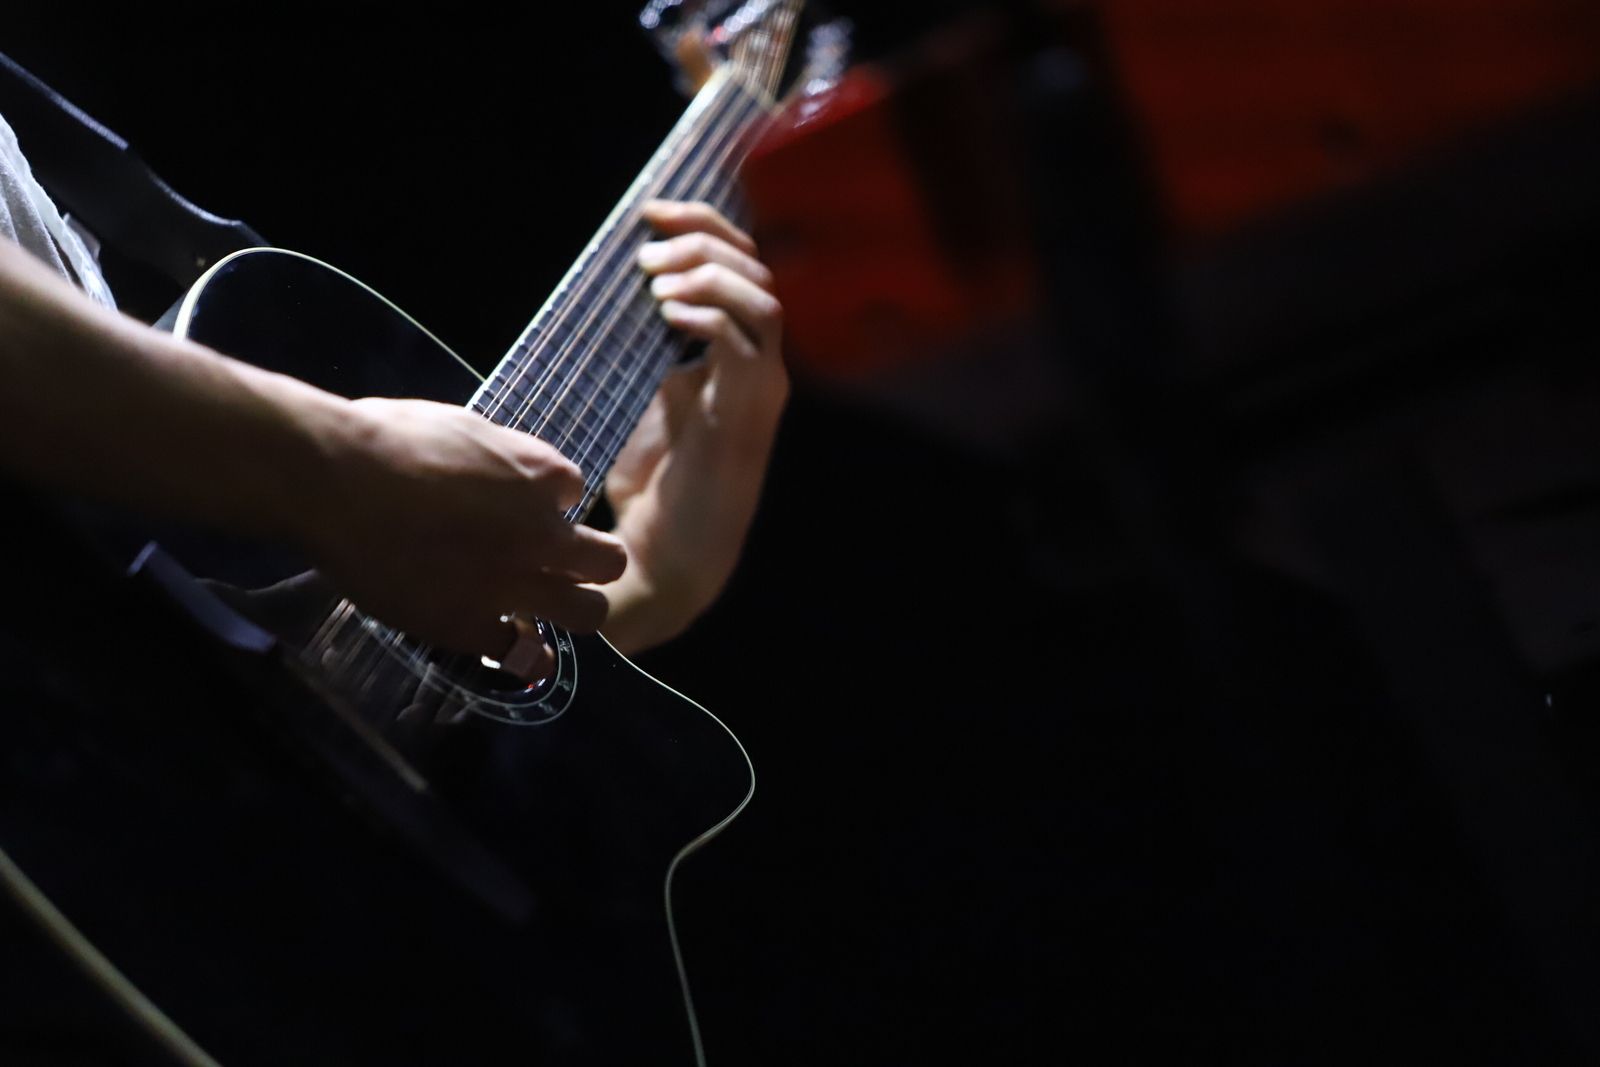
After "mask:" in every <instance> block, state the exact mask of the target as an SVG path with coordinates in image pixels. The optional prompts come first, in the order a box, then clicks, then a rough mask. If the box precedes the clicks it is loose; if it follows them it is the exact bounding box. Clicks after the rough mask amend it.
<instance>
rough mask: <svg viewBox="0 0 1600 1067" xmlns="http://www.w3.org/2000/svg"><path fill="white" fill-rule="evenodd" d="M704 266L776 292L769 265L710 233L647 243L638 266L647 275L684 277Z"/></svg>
mask: <svg viewBox="0 0 1600 1067" xmlns="http://www.w3.org/2000/svg"><path fill="white" fill-rule="evenodd" d="M702 263H720V264H722V265H723V266H724V267H727V268H728V269H730V270H732V271H734V272H736V273H738V274H741V275H743V276H744V277H746V278H749V279H750V280H751V281H752V282H755V283H756V285H758V286H760V287H761V288H763V289H765V290H766V291H767V292H769V293H770V292H772V291H773V288H772V287H773V278H772V272H771V271H770V270H768V269H767V267H766V264H764V263H762V262H761V261H760V260H759V259H756V258H755V257H754V256H752V255H750V253H748V252H745V251H744V250H743V249H739V248H735V247H734V246H733V245H731V244H729V243H728V242H727V241H724V240H723V239H722V238H720V237H713V236H712V235H711V234H709V233H704V232H700V233H686V234H682V235H680V236H678V237H673V238H669V239H668V240H665V241H647V242H646V243H645V244H644V245H642V246H641V247H640V249H639V266H640V267H642V268H643V269H644V272H645V273H646V274H669V273H670V274H682V273H683V272H685V271H687V270H690V269H692V268H694V267H698V266H700V264H702Z"/></svg>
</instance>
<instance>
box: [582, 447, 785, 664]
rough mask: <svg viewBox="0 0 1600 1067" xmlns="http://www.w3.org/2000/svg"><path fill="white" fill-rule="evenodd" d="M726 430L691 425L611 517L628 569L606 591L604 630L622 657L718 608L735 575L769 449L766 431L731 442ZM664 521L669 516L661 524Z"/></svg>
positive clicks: (668, 637)
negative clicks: (647, 485)
mask: <svg viewBox="0 0 1600 1067" xmlns="http://www.w3.org/2000/svg"><path fill="white" fill-rule="evenodd" d="M721 429H723V428H704V427H702V428H697V432H695V433H691V434H687V435H685V438H687V439H683V438H680V441H679V443H678V445H677V446H676V447H675V449H674V454H673V455H671V456H669V457H667V458H666V459H665V460H663V465H662V467H661V469H659V470H658V471H657V472H656V480H655V484H653V485H652V487H651V490H652V491H651V492H648V493H643V494H640V495H638V496H636V497H635V498H634V499H632V500H631V501H629V502H628V504H627V506H626V507H625V509H624V510H623V511H622V512H621V514H620V515H619V516H618V523H617V529H616V532H617V534H618V536H620V537H621V538H622V539H623V543H624V544H626V545H627V546H628V560H629V562H628V570H627V571H626V572H625V573H624V574H623V576H622V578H621V579H620V580H619V581H616V582H613V583H612V584H611V585H608V586H606V587H605V592H606V595H607V598H608V600H609V601H610V611H609V612H608V614H607V616H606V625H605V628H604V633H605V635H606V638H607V640H609V641H610V642H611V643H612V644H613V645H615V646H616V647H617V649H618V650H619V651H621V652H624V653H628V654H633V653H636V652H640V651H643V650H644V649H647V648H652V647H654V646H656V645H659V644H663V643H665V642H667V641H669V640H671V639H672V638H674V637H676V636H678V635H679V634H680V633H682V632H683V631H684V630H686V629H688V628H689V626H690V624H692V623H693V622H694V621H695V619H697V618H699V617H700V615H702V614H703V613H704V612H705V611H706V610H707V609H708V608H710V607H711V605H712V604H713V603H715V601H716V599H717V598H718V597H719V596H720V595H721V594H722V591H723V589H724V587H725V586H726V585H727V582H728V579H729V578H730V577H731V576H732V574H733V571H734V569H735V567H736V566H737V564H738V561H739V557H740V555H741V553H742V551H743V548H744V541H745V537H746V535H747V534H748V532H749V530H750V525H751V523H752V521H753V520H754V518H755V513H756V508H757V505H758V503H759V501H760V496H761V487H762V482H763V480H764V475H765V472H766V466H767V457H768V455H769V453H770V451H771V448H772V435H771V429H770V428H769V427H766V426H761V427H757V428H756V429H755V430H753V431H749V432H745V433H742V434H741V436H740V439H739V440H738V441H737V442H732V443H730V442H725V441H720V440H717V435H718V433H719V430H721ZM665 516H670V517H671V518H670V521H667V519H666V518H665Z"/></svg>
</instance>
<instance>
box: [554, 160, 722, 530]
mask: <svg viewBox="0 0 1600 1067" xmlns="http://www.w3.org/2000/svg"><path fill="white" fill-rule="evenodd" d="M742 139H743V133H742V132H741V133H740V134H739V135H737V136H736V141H739V140H742ZM738 151H739V145H738V144H737V143H735V144H734V145H732V146H730V148H729V151H728V152H727V153H725V154H724V156H723V158H722V159H719V160H716V161H714V162H713V164H712V170H711V174H710V178H711V182H710V186H709V188H707V187H705V186H704V185H703V183H702V186H701V187H700V188H697V189H696V190H695V192H694V199H697V200H703V201H705V202H707V203H711V204H713V205H714V206H716V207H717V208H718V209H719V210H721V211H723V213H724V214H726V213H727V212H728V211H729V210H730V209H731V206H732V202H733V199H734V197H733V192H734V188H733V186H734V181H733V177H734V176H733V175H732V173H730V172H729V168H728V163H729V161H731V159H732V157H733V156H734V155H736V154H737V153H738ZM643 243H644V242H643V241H638V242H637V243H636V244H635V246H634V247H633V248H632V249H631V250H630V257H631V258H634V259H636V258H637V255H638V247H637V246H638V245H642V244H643ZM640 297H643V298H644V303H645V307H644V308H642V309H638V308H635V310H636V312H637V314H636V315H635V316H634V322H633V332H632V333H631V334H630V335H629V336H628V337H626V338H624V339H623V340H622V342H621V344H620V345H619V346H617V349H618V355H617V357H616V358H615V359H614V360H613V361H612V362H611V364H610V365H609V366H608V367H607V369H606V371H605V377H604V379H603V380H604V381H610V380H611V378H612V376H613V374H615V373H617V372H618V371H619V370H620V371H621V373H622V376H623V379H624V380H623V382H622V383H621V385H620V386H618V387H617V388H618V391H619V393H620V397H619V400H618V406H621V405H622V404H623V403H625V404H626V407H627V409H628V412H629V414H628V415H627V417H625V418H623V419H622V420H620V424H618V423H617V422H616V421H615V420H614V414H615V411H616V410H617V409H616V408H615V407H614V408H613V409H612V410H611V411H607V412H606V413H605V414H604V415H603V416H602V417H601V418H600V419H599V420H598V421H597V423H596V425H595V427H594V428H593V430H592V431H591V432H589V433H588V434H587V435H586V436H585V438H584V440H583V441H582V445H581V448H580V449H578V450H577V454H576V455H574V456H573V457H572V458H573V460H574V462H576V463H577V464H578V465H579V467H580V468H582V467H584V466H585V465H586V464H587V463H588V461H589V459H590V456H591V454H592V453H593V452H594V450H595V446H596V444H598V443H600V442H604V444H603V445H602V448H601V454H602V455H603V456H605V457H606V458H605V459H604V460H602V461H600V462H596V463H594V465H593V471H594V473H593V475H591V478H590V482H591V483H592V484H587V485H586V489H585V493H584V499H583V500H581V501H580V502H579V503H578V504H577V505H576V507H575V509H574V511H575V514H576V515H582V514H583V513H584V512H585V510H586V509H587V507H588V505H589V503H590V497H591V496H592V495H593V494H594V493H595V492H596V491H598V489H599V488H600V487H601V486H602V485H603V484H604V478H605V472H606V470H607V468H608V466H609V462H610V460H611V459H613V458H615V454H616V452H617V451H619V450H620V449H621V447H622V445H624V444H625V443H626V438H627V434H626V433H624V432H614V431H616V430H618V429H619V427H630V428H631V427H632V426H633V425H635V424H636V423H637V421H638V417H639V415H640V414H642V413H643V409H644V408H645V407H648V405H649V403H650V399H651V398H652V397H653V396H654V395H655V393H656V389H657V388H658V387H659V385H660V379H661V377H663V376H664V375H665V374H666V373H668V372H670V369H671V364H672V362H673V361H674V357H676V356H677V355H679V354H681V352H682V351H683V350H684V349H685V348H687V344H688V341H687V338H685V337H684V336H683V335H682V334H681V333H680V334H676V335H675V336H676V337H677V338H678V339H679V343H677V344H674V345H672V346H669V347H665V348H663V347H662V345H661V343H660V342H661V339H662V337H664V336H665V335H667V334H668V333H669V332H670V328H669V327H668V326H667V323H666V322H665V320H663V319H662V317H661V316H660V314H659V312H658V311H657V304H656V301H655V298H654V296H653V295H652V294H651V293H650V290H649V289H648V287H647V286H645V285H639V286H637V287H636V288H635V290H634V293H633V295H632V296H631V297H629V298H628V302H627V303H628V306H629V307H635V305H637V304H638V302H639V298H640ZM641 335H643V338H644V340H643V341H641ZM640 348H643V349H645V350H646V351H647V352H648V354H649V355H648V358H645V359H637V358H636V359H633V360H631V361H628V363H629V365H628V366H622V364H623V362H624V360H625V358H626V356H627V355H628V354H630V353H631V352H634V351H636V350H637V349H640ZM547 421H548V420H547ZM582 429H583V422H582V420H581V419H579V420H576V421H573V422H572V423H571V424H570V425H569V427H568V429H567V432H566V433H565V434H564V435H563V437H562V441H561V444H562V445H567V444H569V443H571V442H572V440H573V435H574V433H576V432H578V431H581V430H582Z"/></svg>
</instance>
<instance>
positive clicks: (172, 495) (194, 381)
mask: <svg viewBox="0 0 1600 1067" xmlns="http://www.w3.org/2000/svg"><path fill="white" fill-rule="evenodd" d="M0 467H3V468H4V469H5V470H7V471H8V472H9V473H11V474H12V475H14V476H17V477H20V478H21V479H23V480H26V481H30V482H33V483H36V484H42V485H46V486H49V487H53V488H56V489H60V490H66V491H71V492H77V493H82V494H86V495H90V496H96V497H101V498H105V499H110V500H115V501H119V502H121V503H124V504H127V505H131V506H133V507H136V508H140V509H143V510H146V511H150V512H155V513H162V514H170V515H177V516H182V517H185V518H188V519H192V520H197V521H200V522H204V523H209V524H212V525H217V526H222V527H226V528H230V529H233V530H237V531H241V532H247V533H251V534H258V535H263V536H267V537H274V538H279V539H283V540H287V541H290V542H293V543H296V544H299V545H300V546H302V547H303V548H305V549H306V551H307V552H308V553H309V554H310V556H311V558H312V559H313V560H314V561H316V562H317V563H318V565H319V566H320V567H322V569H324V570H325V571H327V572H328V573H329V574H330V576H332V577H333V578H334V580H335V581H336V582H337V583H338V584H340V585H341V587H342V588H343V589H344V591H345V592H346V593H347V595H349V596H350V597H351V598H352V599H353V600H354V601H355V602H356V603H357V604H358V605H360V606H362V607H364V608H366V609H367V610H370V611H372V612H373V613H374V614H376V615H378V616H379V617H380V618H383V619H385V621H388V622H390V623H393V624H394V625H396V626H399V627H401V628H402V629H406V630H408V631H410V632H412V633H415V634H417V635H418V636H420V637H423V638H424V639H427V640H430V641H433V642H436V643H438V644H442V645H446V646H448V647H452V648H456V649H459V650H461V651H464V652H468V653H473V654H481V655H490V656H498V655H500V654H502V653H504V651H505V649H506V645H507V641H508V631H507V628H506V627H505V625H504V624H503V623H501V622H500V621H499V617H500V615H502V614H506V613H510V612H513V611H520V612H526V613H528V614H533V615H539V616H542V617H545V618H549V619H552V620H553V621H555V622H557V623H558V624H560V625H563V626H567V627H569V628H572V629H577V630H593V629H595V628H597V627H598V626H599V625H600V623H601V621H602V620H603V618H604V616H605V610H606V604H605V599H604V596H603V595H602V594H600V593H598V592H597V591H595V590H593V589H591V588H587V587H585V586H584V585H583V584H582V583H585V582H605V581H611V580H613V579H615V578H616V577H617V576H618V575H619V574H620V573H621V572H622V570H623V564H624V560H625V555H624V552H623V549H622V547H621V544H620V542H618V541H617V539H616V538H613V537H611V536H609V535H606V534H602V533H599V532H597V531H594V530H591V529H588V528H587V527H572V526H569V525H568V524H566V523H565V522H564V521H562V517H561V513H562V511H563V509H564V508H565V507H566V506H568V505H570V504H571V503H572V502H574V501H575V500H576V499H577V498H578V496H579V495H581V491H582V483H581V476H580V475H579V472H578V470H577V468H576V467H574V466H573V465H572V464H571V463H569V462H568V461H567V460H565V459H564V458H562V457H561V456H560V455H559V454H558V453H557V452H556V451H555V450H554V449H552V448H550V447H548V446H546V445H544V444H543V443H541V442H539V441H537V440H535V439H534V438H531V437H529V436H527V435H525V434H521V433H517V432H514V431H511V430H506V429H503V428H501V427H497V426H494V425H492V424H491V423H489V422H487V421H485V420H483V419H481V418H479V417H478V416H476V415H473V414H471V413H469V412H466V411H464V410H462V409H459V408H455V407H451V406H449V405H443V404H432V403H428V402H425V401H385V400H360V401H348V400H344V399H342V398H340V397H336V396H333V395H331V394H329V393H325V392H322V391H321V390H318V389H316V388H314V387H312V386H310V385H308V384H306V383H304V382H300V381H297V380H295V379H293V378H288V377H285V376H283V375H278V374H273V373H270V372H267V371H263V370H260V369H258V368H255V367H251V366H249V365H247V364H243V363H240V362H237V361H235V360H230V359H227V358H225V357H223V356H220V355H218V354H217V353H215V352H213V351H211V350H209V349H207V348H205V347H203V346H201V345H197V344H194V343H192V342H188V341H183V340H179V339H176V338H173V337H171V336H169V335H166V334H163V333H161V332H159V331H156V330H152V329H150V328H149V327H146V326H143V325H142V324H140V323H137V322H135V321H134V320H132V319H129V318H127V317H125V316H122V315H119V314H117V313H115V312H112V311H109V310H106V309H104V308H101V307H99V306H98V305H96V304H94V303H93V302H92V301H90V300H89V299H88V298H86V297H84V296H83V295H82V294H80V293H78V292H77V291H76V290H75V289H73V288H72V287H71V286H70V285H69V284H67V283H66V282H65V281H63V280H62V279H60V278H58V277H57V276H55V275H53V274H52V273H51V272H50V271H48V270H47V269H45V268H44V267H43V266H42V265H40V264H38V263H36V262H35V261H34V260H33V259H32V257H31V256H29V255H28V254H27V253H26V252H25V251H23V250H22V249H21V248H20V247H18V246H17V245H15V244H14V243H12V242H10V241H6V240H0Z"/></svg>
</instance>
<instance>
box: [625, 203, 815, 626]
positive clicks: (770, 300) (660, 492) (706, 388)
mask: <svg viewBox="0 0 1600 1067" xmlns="http://www.w3.org/2000/svg"><path fill="white" fill-rule="evenodd" d="M644 217H645V219H646V220H647V221H648V222H650V223H651V224H652V225H653V226H654V227H655V228H656V230H657V231H658V232H659V234H660V235H661V238H660V239H659V240H656V241H652V242H650V243H648V244H646V245H645V246H644V248H643V249H642V250H641V252H640V255H639V265H640V267H641V268H643V269H644V271H645V272H646V273H648V274H650V275H652V276H653V279H652V282H651V291H652V292H653V293H654V294H655V295H656V297H657V299H658V300H659V301H660V313H661V315H662V317H663V318H664V319H665V320H666V321H667V323H668V324H670V325H671V326H673V327H675V328H677V329H680V330H682V331H684V332H685V333H687V334H689V335H690V336H692V337H696V338H699V339H701V340H703V341H706V342H707V346H706V358H705V361H704V362H703V363H702V364H700V365H698V366H696V367H693V368H690V369H687V370H683V371H680V372H677V373H675V374H673V375H671V376H669V377H668V379H667V380H666V382H665V383H664V384H663V385H662V387H661V390H660V391H659V392H658V393H657V394H656V396H655V398H654V399H653V400H652V401H651V403H650V407H649V408H648V410H647V411H646V412H645V415H644V418H643V419H642V420H641V421H640V424H639V426H638V428H637V429H636V430H635V431H634V434H633V436H632V437H631V438H629V440H628V443H627V445H626V446H625V447H624V448H623V450H622V452H621V454H620V455H619V456H618V457H617V461H616V464H615V466H614V467H613V468H612V471H611V474H610V476H609V477H608V478H607V480H606V495H607V497H608V498H609V499H610V501H611V505H612V508H613V510H614V511H615V512H616V515H617V526H616V533H617V535H618V536H619V537H621V539H622V541H623V543H624V544H625V545H626V546H627V551H628V560H629V562H628V569H627V571H626V572H625V573H624V574H623V576H622V578H621V579H620V580H618V581H616V582H613V583H612V584H610V585H608V586H605V587H604V588H605V593H606V596H607V598H608V600H609V601H610V614H609V616H608V618H607V620H606V625H605V634H606V636H607V637H608V638H609V639H610V640H611V641H612V643H613V644H615V645H616V646H617V647H618V648H620V649H622V650H623V651H625V652H627V651H637V650H638V649H641V648H646V647H649V646H651V645H654V644H658V643H660V642H661V641H664V640H666V639H668V638H670V637H672V636H674V635H675V634H677V633H679V632H680V631H682V630H683V629H684V628H685V627H687V626H688V625H689V623H690V622H692V621H693V620H694V619H695V617H696V616H698V615H699V614H700V613H701V612H703V611H704V610H705V609H706V608H707V607H709V606H710V604H711V602H712V601H713V600H714V599H715V598H716V596H717V594H718V593H720V592H721V591H722V588H723V586H724V585H725V584H726V583H727V581H728V577H729V576H730V575H731V574H732V572H733V568H734V564H735V563H736V562H737V561H738V558H739V552H740V549H741V548H742V546H743V544H744V538H745V534H746V532H747V531H748V530H749V527H750V522H751V520H752V519H753V518H754V516H755V509H756V503H757V500H758V498H759V497H760V493H761V484H762V480H763V478H764V476H765V474H766V469H767V460H768V457H769V455H770V454H771V451H772V442H773V438H774V437H775V435H776V433H777V428H778V420H779V417H780V415H781V414H782V411H783V407H784V404H785V402H786V401H787V399H788V395H789V378H788V374H787V372H786V371H785V370H784V366H783V360H782V357H781V352H780V347H781V339H782V333H783V324H782V323H783V309H782V307H781V306H780V305H779V303H778V300H777V298H776V297H775V296H774V295H773V292H772V274H771V272H770V271H768V270H767V268H766V267H764V266H763V265H762V264H761V262H760V260H758V259H757V258H756V247H755V242H753V241H752V240H751V239H750V237H749V235H748V234H746V233H744V232H743V231H742V230H740V229H739V228H737V227H736V226H734V225H733V224H732V223H731V222H729V221H728V220H727V219H726V218H725V217H723V215H722V214H721V213H720V212H718V211H717V210H716V209H714V208H712V207H710V206H709V205H706V204H697V203H673V202H667V201H652V202H650V203H647V204H646V205H645V207H644Z"/></svg>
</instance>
